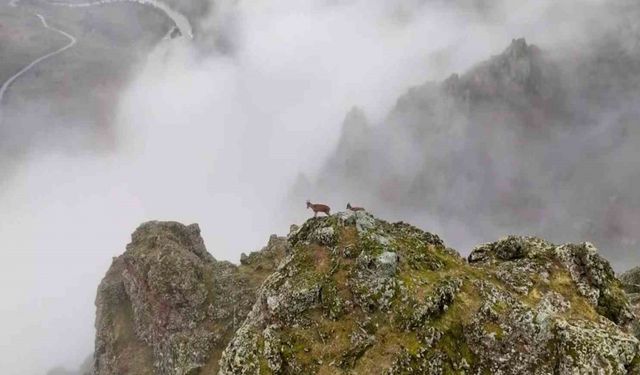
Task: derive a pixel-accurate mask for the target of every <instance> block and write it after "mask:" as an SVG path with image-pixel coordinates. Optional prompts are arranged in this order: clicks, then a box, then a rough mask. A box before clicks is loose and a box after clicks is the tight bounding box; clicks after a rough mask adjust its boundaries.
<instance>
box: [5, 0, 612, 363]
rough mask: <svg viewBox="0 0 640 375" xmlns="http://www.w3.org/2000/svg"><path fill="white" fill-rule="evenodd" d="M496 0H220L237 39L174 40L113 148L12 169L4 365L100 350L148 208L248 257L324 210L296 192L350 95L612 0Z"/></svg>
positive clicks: (424, 76) (398, 82) (123, 118)
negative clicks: (118, 262)
mask: <svg viewBox="0 0 640 375" xmlns="http://www.w3.org/2000/svg"><path fill="white" fill-rule="evenodd" d="M481 3H482V2H479V1H478V2H473V1H466V2H465V1H460V2H459V4H461V5H456V6H452V5H451V4H452V3H451V2H446V1H431V2H429V1H417V0H415V1H383V0H374V1H372V0H367V1H364V0H362V1H356V0H354V1H349V0H332V1H329V0H324V1H318V0H303V1H300V0H296V1H293V0H290V1H272V2H269V1H263V2H250V1H240V2H237V3H236V2H235V1H227V2H225V1H221V2H217V4H216V6H214V7H212V8H211V9H212V11H213V13H211V14H209V15H208V16H207V17H205V18H204V19H203V20H200V22H201V23H200V24H199V25H198V28H197V29H196V30H197V32H200V33H219V34H220V35H223V36H224V39H225V41H226V43H227V44H226V48H225V49H224V50H223V51H220V49H218V50H216V49H208V48H203V46H202V45H201V44H200V45H199V44H198V38H196V41H190V40H186V39H175V40H171V41H165V42H162V43H160V44H159V45H158V46H157V48H156V49H155V50H154V51H153V53H151V54H150V55H149V56H148V58H147V59H146V61H144V62H143V63H142V64H140V65H139V66H136V67H135V69H134V71H135V74H134V75H133V77H132V78H131V80H130V82H129V83H128V84H127V85H126V89H125V90H124V91H123V92H122V93H121V95H120V96H119V100H118V103H117V110H116V113H115V114H114V116H113V118H114V121H113V124H111V126H112V128H111V134H113V136H114V139H115V145H116V146H115V147H114V150H113V152H110V153H104V152H101V153H96V154H93V153H91V152H83V153H67V152H64V151H55V152H54V151H47V152H38V146H36V148H35V151H34V152H31V153H30V154H28V155H27V156H26V157H25V158H24V159H23V160H21V161H20V164H18V166H17V167H16V168H14V169H15V171H16V172H15V174H14V175H12V176H11V179H10V180H8V181H5V183H4V184H1V185H0V186H1V187H2V190H0V249H1V250H0V288H1V289H0V290H1V291H2V296H3V297H2V299H3V303H2V309H0V332H2V333H3V334H2V335H0V347H1V348H3V350H2V354H0V368H2V369H4V372H3V373H8V374H21V375H23V374H25V375H30V374H33V375H37V374H44V373H45V371H46V369H48V368H51V367H53V366H54V365H58V364H64V365H66V366H69V367H74V366H77V365H78V364H79V363H80V362H81V361H82V360H83V359H84V357H86V356H87V355H88V354H89V353H90V352H91V351H92V348H93V335H94V331H93V320H94V313H95V310H94V307H93V300H94V298H95V291H96V287H97V285H98V283H99V281H100V279H101V278H102V276H103V275H104V273H105V272H106V270H107V268H108V266H109V264H110V262H111V258H112V257H114V256H117V255H119V254H121V253H122V252H123V251H124V247H125V245H126V243H127V242H128V241H129V235H130V233H131V232H133V230H134V229H135V228H136V226H137V225H138V224H140V223H141V222H143V221H146V220H151V219H154V220H177V221H182V222H184V223H192V222H197V223H199V224H200V226H201V228H202V231H203V236H204V238H205V242H206V244H207V247H208V249H209V251H210V252H211V253H212V254H213V255H214V257H216V258H217V259H228V260H232V261H236V260H237V259H238V258H239V254H240V252H242V251H245V252H248V251H252V250H258V249H259V248H260V247H262V246H263V245H265V244H266V240H267V239H268V237H269V235H270V234H271V233H274V232H277V233H280V234H285V233H286V232H287V230H288V225H289V224H291V223H300V221H301V220H302V219H304V218H305V217H307V216H309V212H307V211H306V210H305V207H304V202H300V210H299V212H296V213H294V214H291V213H289V212H283V210H282V209H281V202H282V199H283V198H284V196H285V194H286V193H287V190H288V189H289V188H290V186H291V184H292V183H293V180H294V178H295V177H296V176H297V175H298V173H299V172H300V171H304V172H305V173H307V174H308V175H310V176H314V174H315V173H316V171H317V170H318V169H319V167H320V166H321V165H322V164H323V162H324V161H325V158H326V157H327V155H328V154H329V153H330V152H331V151H332V150H333V148H334V147H335V146H336V141H337V138H338V135H339V132H340V124H341V122H342V120H343V118H344V116H345V114H346V113H347V111H348V110H349V109H350V108H351V107H352V106H354V105H357V106H359V107H361V108H363V109H364V110H365V111H366V113H367V115H368V116H369V117H370V118H371V119H372V121H373V122H376V121H379V120H381V119H382V117H383V116H385V115H386V114H387V112H388V111H389V109H390V108H392V107H393V105H394V104H395V100H396V99H397V98H398V96H400V95H401V94H402V93H403V92H405V91H406V89H407V88H408V87H410V86H415V85H418V84H421V83H423V82H424V81H427V80H431V79H433V80H435V79H437V80H440V79H443V78H446V76H448V75H449V74H450V73H452V72H461V71H464V70H465V69H467V68H469V67H470V66H472V65H473V64H474V63H477V62H479V61H481V60H485V59H487V58H488V57H490V56H491V55H492V54H497V53H499V52H501V51H502V50H503V49H504V48H505V47H506V46H507V45H508V44H509V43H510V41H511V39H512V38H516V37H526V38H527V39H528V40H529V41H531V42H535V43H536V44H539V45H541V46H547V45H548V46H552V45H560V44H563V43H568V42H571V43H578V44H579V43H580V41H581V38H587V37H588V33H587V26H589V28H593V27H595V26H594V24H593V23H592V22H593V19H594V16H595V15H597V14H599V13H600V11H601V7H602V4H604V3H605V2H604V1H595V0H591V1H590V0H581V1H579V0H572V1H563V2H562V4H557V2H556V1H552V0H545V1H536V2H518V1H515V2H514V1H506V2H505V4H497V2H495V3H496V4H493V5H492V8H491V9H484V8H482V7H480V6H479V5H477V4H481ZM527 3H535V5H531V4H527ZM118 6H127V5H126V4H124V5H118ZM576 9H580V11H579V12H578V11H576ZM0 12H2V8H0ZM606 20H607V19H602V18H601V19H600V23H599V24H602V23H603V22H604V21H606ZM116 25H117V22H116V20H114V27H117V26H116ZM60 26H64V25H60ZM204 39H206V38H201V40H204ZM19 84H20V82H19V81H18V82H16V85H19ZM38 105H41V104H38ZM34 121H42V126H45V125H46V120H45V119H41V120H34ZM35 126H40V125H39V123H36V125H35ZM40 142H46V141H40ZM45 146H46V145H45V144H44V143H43V144H42V145H41V146H40V147H42V149H46V150H51V149H50V148H48V147H45ZM328 203H332V202H328ZM342 204H343V202H336V205H340V206H341V205H342ZM425 229H428V228H425ZM446 240H447V239H446V238H445V241H446ZM461 250H466V249H461ZM7 371H8V372H7Z"/></svg>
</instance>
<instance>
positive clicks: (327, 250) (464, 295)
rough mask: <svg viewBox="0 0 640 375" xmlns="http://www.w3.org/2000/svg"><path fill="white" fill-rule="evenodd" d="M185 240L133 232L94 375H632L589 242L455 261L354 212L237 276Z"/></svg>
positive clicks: (430, 239) (435, 244)
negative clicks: (490, 374) (457, 374)
mask: <svg viewBox="0 0 640 375" xmlns="http://www.w3.org/2000/svg"><path fill="white" fill-rule="evenodd" d="M201 244H202V241H201V238H199V236H198V235H197V227H194V226H183V225H181V224H178V223H159V222H152V223H147V224H145V225H143V226H141V229H139V230H138V231H136V234H134V236H133V241H132V243H131V244H130V245H129V246H128V247H127V251H126V252H125V254H123V255H122V256H120V257H118V258H116V259H115V260H114V263H113V265H112V266H111V268H110V270H109V271H108V273H107V276H106V277H105V279H104V280H103V282H102V283H101V285H100V288H99V290H98V298H97V301H96V304H97V307H98V317H97V320H96V328H97V331H98V332H97V338H96V370H97V371H96V373H97V374H98V375H115V374H118V375H127V374H131V375H133V374H136V375H139V374H160V375H170V374H171V375H173V374H176V375H191V374H219V375H231V374H233V375H236V374H342V373H355V374H445V373H468V374H476V373H492V374H504V375H516V374H539V375H542V374H550V373H554V374H560V375H565V374H566V375H569V374H587V373H603V374H635V373H638V371H640V367H639V366H640V354H639V353H640V347H639V341H638V339H637V338H636V337H635V336H634V335H633V333H634V332H637V331H636V330H635V329H636V325H634V324H629V322H630V320H632V322H635V321H636V320H635V318H634V316H633V314H632V313H631V311H630V308H629V303H628V301H627V298H626V296H625V294H624V293H623V292H622V289H621V288H620V282H619V281H618V280H616V279H615V277H614V275H613V272H612V271H611V267H610V266H609V264H608V263H607V262H606V261H605V260H604V259H602V258H601V257H600V256H599V255H598V254H597V251H596V249H595V248H594V247H593V245H591V244H589V243H583V244H565V245H554V244H551V243H549V242H546V241H544V240H542V239H538V238H533V237H515V236H512V237H507V238H505V239H502V240H499V241H497V242H494V243H489V244H483V245H480V246H478V247H477V248H476V249H474V251H473V252H472V253H471V255H470V256H469V260H468V261H467V260H466V259H464V258H462V257H461V256H460V255H459V254H458V253H457V252H455V251H454V250H452V249H449V248H447V247H446V246H445V244H444V242H443V241H442V239H440V238H439V237H438V236H437V235H435V234H431V233H428V232H425V231H423V230H420V229H418V228H416V227H414V226H412V225H409V224H406V223H402V222H399V223H388V222H386V221H384V220H380V219H377V218H375V217H374V216H372V215H370V214H369V213H367V212H364V211H358V212H339V213H336V214H334V215H331V216H328V217H318V218H312V219H309V220H307V221H306V222H305V223H304V224H303V225H301V226H292V227H291V231H290V233H289V235H288V236H287V237H278V236H275V235H274V236H271V237H270V239H269V241H268V244H267V246H266V247H265V248H264V249H262V250H261V251H259V252H254V253H251V254H250V255H245V256H243V260H242V264H241V265H240V266H235V265H233V264H230V263H228V262H216V261H215V260H213V257H206V256H201V255H202V254H201V250H203V251H206V249H204V247H201Z"/></svg>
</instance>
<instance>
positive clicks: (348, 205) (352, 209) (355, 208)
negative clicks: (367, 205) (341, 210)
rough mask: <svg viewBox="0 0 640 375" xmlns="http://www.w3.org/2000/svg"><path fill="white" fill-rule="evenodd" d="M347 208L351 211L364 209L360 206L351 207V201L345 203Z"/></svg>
mask: <svg viewBox="0 0 640 375" xmlns="http://www.w3.org/2000/svg"><path fill="white" fill-rule="evenodd" d="M347 210H351V211H353V212H356V211H364V208H362V207H353V206H352V205H351V203H347Z"/></svg>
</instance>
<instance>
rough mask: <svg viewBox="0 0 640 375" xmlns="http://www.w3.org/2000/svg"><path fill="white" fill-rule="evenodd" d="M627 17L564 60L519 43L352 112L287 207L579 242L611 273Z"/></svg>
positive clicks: (479, 233) (620, 217) (630, 33)
mask: <svg viewBox="0 0 640 375" xmlns="http://www.w3.org/2000/svg"><path fill="white" fill-rule="evenodd" d="M628 12H629V14H631V13H633V12H635V14H639V15H640V11H639V10H638V7H637V6H636V7H633V8H631V10H628ZM623 19H626V18H623ZM626 20H627V22H623V21H621V22H620V25H619V27H617V28H615V29H614V30H613V31H610V32H608V33H604V34H603V35H600V36H598V37H597V38H596V37H594V38H593V39H592V40H590V41H589V42H588V43H587V44H584V43H582V44H580V43H576V45H575V46H571V47H572V48H568V47H567V48H565V49H563V50H558V49H550V50H545V49H544V48H539V47H537V46H535V45H530V44H528V43H527V42H526V41H525V40H524V39H515V40H513V42H512V43H511V44H510V45H509V46H508V47H507V48H506V49H505V50H504V51H503V52H502V53H501V54H499V55H496V56H493V57H491V58H490V59H488V60H486V61H484V62H481V63H479V64H477V65H476V66H475V67H473V68H471V69H470V70H469V71H467V72H465V73H463V74H453V75H451V76H450V77H449V78H447V79H446V80H444V81H442V82H426V83H424V84H422V85H420V86H416V87H413V88H411V89H409V90H408V91H407V92H406V93H405V94H404V95H402V96H401V97H400V98H399V99H398V100H397V102H396V104H395V106H394V107H393V109H392V110H391V111H390V113H389V114H388V115H387V117H386V118H385V119H383V120H382V121H381V122H378V123H370V121H369V120H368V119H367V116H366V113H364V112H363V111H362V110H360V109H357V108H356V109H354V110H352V111H351V112H350V113H349V114H348V115H347V116H346V118H345V120H344V123H343V131H342V135H341V137H340V140H339V142H338V145H337V147H336V149H335V151H334V153H333V154H332V155H331V156H330V157H329V158H328V159H327V161H326V163H325V165H324V167H323V168H322V169H321V171H320V172H319V173H318V176H320V177H319V178H318V179H317V180H315V181H314V179H312V178H309V177H308V176H307V177H305V178H306V179H307V182H306V183H305V184H303V185H300V184H298V185H297V186H296V187H294V188H293V189H292V192H291V196H290V200H291V201H292V202H299V201H301V200H302V199H307V198H310V197H318V199H321V200H325V201H338V202H342V201H344V202H345V203H346V202H347V201H356V203H357V202H362V204H365V205H366V206H369V207H374V208H375V209H376V210H378V212H385V213H390V212H392V211H393V212H401V213H402V214H403V215H407V216H410V217H414V218H416V217H423V218H425V217H426V218H431V219H425V220H426V221H424V222H425V223H426V222H429V221H428V220H435V221H438V222H440V224H441V226H442V228H443V230H444V232H445V235H447V234H448V233H451V234H455V233H462V232H465V233H467V235H469V236H471V237H472V238H475V239H484V238H492V237H493V236H499V235H500V234H501V233H504V232H505V231H507V232H514V233H530V232H533V233H536V234H538V235H544V236H547V237H550V238H552V239H556V240H570V239H576V238H588V239H590V240H593V241H596V242H597V243H599V244H600V245H602V246H604V247H607V248H609V249H611V250H610V251H612V252H613V253H612V254H610V256H611V258H612V260H613V262H614V263H615V264H617V262H618V261H619V259H620V258H621V257H622V256H623V253H624V254H625V255H627V253H626V252H628V251H629V250H632V249H635V248H636V247H637V245H638V240H640V236H638V233H640V197H639V196H638V195H637V193H636V189H635V186H637V185H638V184H640V168H638V167H637V165H636V164H635V162H634V161H636V160H640V151H638V148H637V145H638V144H640V128H639V127H638V118H640V107H638V106H637V103H638V102H640V47H639V46H638V43H637V40H638V36H639V35H640V33H639V32H638V30H637V28H634V26H633V23H632V22H629V21H628V19H626ZM634 41H635V42H634ZM299 181H300V180H299ZM352 203H353V202H352ZM436 218H437V219H436ZM456 237H461V236H460V235H457V236H456Z"/></svg>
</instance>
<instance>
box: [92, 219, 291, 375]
mask: <svg viewBox="0 0 640 375" xmlns="http://www.w3.org/2000/svg"><path fill="white" fill-rule="evenodd" d="M286 246H287V245H286V241H285V240H284V239H283V238H277V237H272V238H271V240H270V241H269V245H268V246H267V247H266V248H265V249H264V250H263V251H261V252H260V253H259V254H252V255H251V256H249V258H250V261H248V262H245V263H246V264H245V265H243V266H241V267H237V266H235V265H233V264H231V263H229V262H218V261H216V260H215V259H214V258H213V257H212V256H211V255H210V254H209V253H208V252H207V251H206V249H205V246H204V243H203V241H202V238H201V237H200V229H199V228H198V226H197V225H190V226H184V225H182V224H179V223H174V222H149V223H145V224H143V225H141V226H140V227H139V228H138V229H137V230H136V231H135V233H134V234H133V236H132V242H131V243H130V244H129V245H128V246H127V251H126V252H125V253H124V254H123V255H121V256H120V257H117V258H114V261H113V264H112V265H111V268H110V269H109V271H108V272H107V275H106V276H105V278H104V279H103V281H102V283H101V284H100V287H99V288H98V296H97V299H96V307H97V317H96V331H97V336H96V348H95V373H96V374H97V375H124V374H131V375H134V374H135V375H144V374H194V373H197V371H199V370H200V369H203V371H205V370H206V371H207V372H208V373H215V372H216V370H217V362H218V359H219V356H220V353H221V352H222V350H223V349H224V348H225V346H226V345H227V342H228V341H229V340H230V339H231V336H232V335H233V333H234V331H235V330H236V328H237V327H238V326H239V325H240V324H241V323H242V321H243V320H244V318H245V316H246V315H247V314H248V312H249V311H250V309H251V306H252V305H253V302H254V300H255V290H256V289H257V288H258V287H259V286H260V284H261V283H262V281H263V280H264V278H265V277H266V276H267V275H268V274H270V273H271V272H273V271H274V270H275V265H277V263H278V259H280V258H281V257H283V256H284V252H285V248H286ZM194 371H196V372H194Z"/></svg>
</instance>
